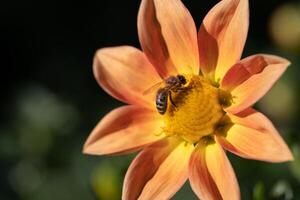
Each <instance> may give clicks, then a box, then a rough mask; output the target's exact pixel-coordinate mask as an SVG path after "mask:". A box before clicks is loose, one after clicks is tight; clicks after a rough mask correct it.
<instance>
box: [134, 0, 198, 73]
mask: <svg viewBox="0 0 300 200" xmlns="http://www.w3.org/2000/svg"><path fill="white" fill-rule="evenodd" d="M138 32H139V38H140V43H141V46H142V49H143V51H144V52H145V54H146V55H147V57H148V58H149V60H150V62H151V63H152V64H153V66H155V68H156V70H157V71H158V73H159V74H160V75H161V76H162V77H164V78H166V77H168V76H169V75H175V74H191V73H192V74H198V72H199V58H198V57H199V56H198V45H197V30H196V27H195V23H194V21H193V18H192V16H191V15H190V13H189V12H188V10H187V9H186V8H185V6H184V5H183V4H182V2H181V1H180V0H168V1H161V0H143V1H142V3H141V7H140V11H139V14H138Z"/></svg>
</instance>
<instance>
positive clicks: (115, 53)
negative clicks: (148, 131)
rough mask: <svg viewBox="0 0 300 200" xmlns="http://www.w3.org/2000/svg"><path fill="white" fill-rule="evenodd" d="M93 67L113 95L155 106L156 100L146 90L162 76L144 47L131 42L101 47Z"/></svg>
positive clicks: (131, 102) (101, 83) (104, 86)
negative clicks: (126, 44)
mask: <svg viewBox="0 0 300 200" xmlns="http://www.w3.org/2000/svg"><path fill="white" fill-rule="evenodd" d="M93 70H94V75H95V77H96V80H97V81H98V83H99V84H100V85H101V87H102V88H103V89H104V90H105V91H106V92H107V93H108V94H110V95H111V96H113V97H115V98H116V99H119V100H121V101H123V102H125V103H129V104H134V105H140V106H148V107H152V108H154V106H155V104H154V103H155V101H153V99H152V98H149V96H145V95H143V92H144V91H145V90H147V89H148V88H149V87H151V86H153V85H154V84H156V83H158V82H160V81H161V78H160V77H159V75H158V74H157V72H156V71H155V69H154V68H153V66H152V65H151V64H150V63H149V61H148V60H147V58H146V56H145V55H144V54H143V53H142V52H141V51H140V50H138V49H136V48H134V47H130V46H120V47H111V48H104V49H100V50H98V51H97V53H96V55H95V58H94V64H93Z"/></svg>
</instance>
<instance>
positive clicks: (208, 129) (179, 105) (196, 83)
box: [164, 75, 225, 143]
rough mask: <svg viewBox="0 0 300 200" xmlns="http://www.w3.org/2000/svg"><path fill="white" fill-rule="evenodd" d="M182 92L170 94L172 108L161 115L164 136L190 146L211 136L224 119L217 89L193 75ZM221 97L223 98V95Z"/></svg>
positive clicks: (170, 106)
mask: <svg viewBox="0 0 300 200" xmlns="http://www.w3.org/2000/svg"><path fill="white" fill-rule="evenodd" d="M188 79H189V81H188V83H187V84H186V86H184V88H183V90H181V91H179V92H176V93H175V92H173V93H172V100H173V102H174V104H175V105H173V104H172V103H169V107H168V109H167V112H166V114H165V115H164V119H165V125H166V126H165V127H164V132H165V133H166V134H167V135H177V136H180V137H181V138H183V139H184V140H186V141H188V142H190V143H197V142H198V141H199V140H200V139H201V138H202V137H204V136H208V135H211V134H213V133H214V131H215V129H216V127H217V125H218V123H219V121H220V120H221V118H222V117H223V116H224V114H225V112H224V111H223V105H222V101H220V100H221V99H222V98H223V97H220V94H223V92H220V89H219V88H217V87H215V86H213V85H212V84H211V83H210V82H209V81H208V80H206V79H205V78H203V77H202V76H196V75H192V76H190V78H188ZM222 96H223V95H222Z"/></svg>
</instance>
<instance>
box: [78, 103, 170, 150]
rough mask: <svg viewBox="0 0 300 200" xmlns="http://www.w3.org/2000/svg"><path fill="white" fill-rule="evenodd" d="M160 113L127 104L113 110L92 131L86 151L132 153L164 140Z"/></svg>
mask: <svg viewBox="0 0 300 200" xmlns="http://www.w3.org/2000/svg"><path fill="white" fill-rule="evenodd" d="M157 115H158V114H156V113H155V112H153V111H150V110H147V109H145V108H142V107H139V106H123V107H120V108H117V109H115V110H113V111H111V112H110V113H108V114H107V115H106V116H105V117H104V118H103V119H102V120H101V121H100V122H99V123H98V124H97V126H96V127H95V128H94V130H93V131H92V133H91V134H90V136H89V138H88V139H87V141H86V143H85V145H84V153H88V154H95V155H103V154H119V153H129V152H133V151H136V150H138V149H141V148H142V147H144V146H146V145H149V144H151V143H153V142H155V141H157V140H160V139H161V138H163V137H164V135H163V134H161V132H162V130H161V126H162V124H161V120H160V119H159V118H158V117H157Z"/></svg>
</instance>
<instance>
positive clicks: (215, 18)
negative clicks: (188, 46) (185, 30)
mask: <svg viewBox="0 0 300 200" xmlns="http://www.w3.org/2000/svg"><path fill="white" fill-rule="evenodd" d="M248 27H249V5H248V0H222V1H220V2H219V3H218V4H217V5H216V6H215V7H213V8H212V9H211V10H210V12H209V13H208V14H207V15H206V17H205V18H204V20H203V23H202V25H201V27H200V30H199V33H198V42H199V45H198V46H199V55H200V67H201V71H202V72H203V73H204V74H205V75H206V76H208V77H210V78H212V79H213V78H214V79H215V80H216V81H218V80H220V79H222V77H223V76H224V74H225V73H226V71H227V70H228V69H229V68H230V67H231V66H232V65H233V64H235V63H236V62H237V61H238V60H239V59H240V58H241V55H242V51H243V48H244V45H245V41H246V38H247V32H248Z"/></svg>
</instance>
